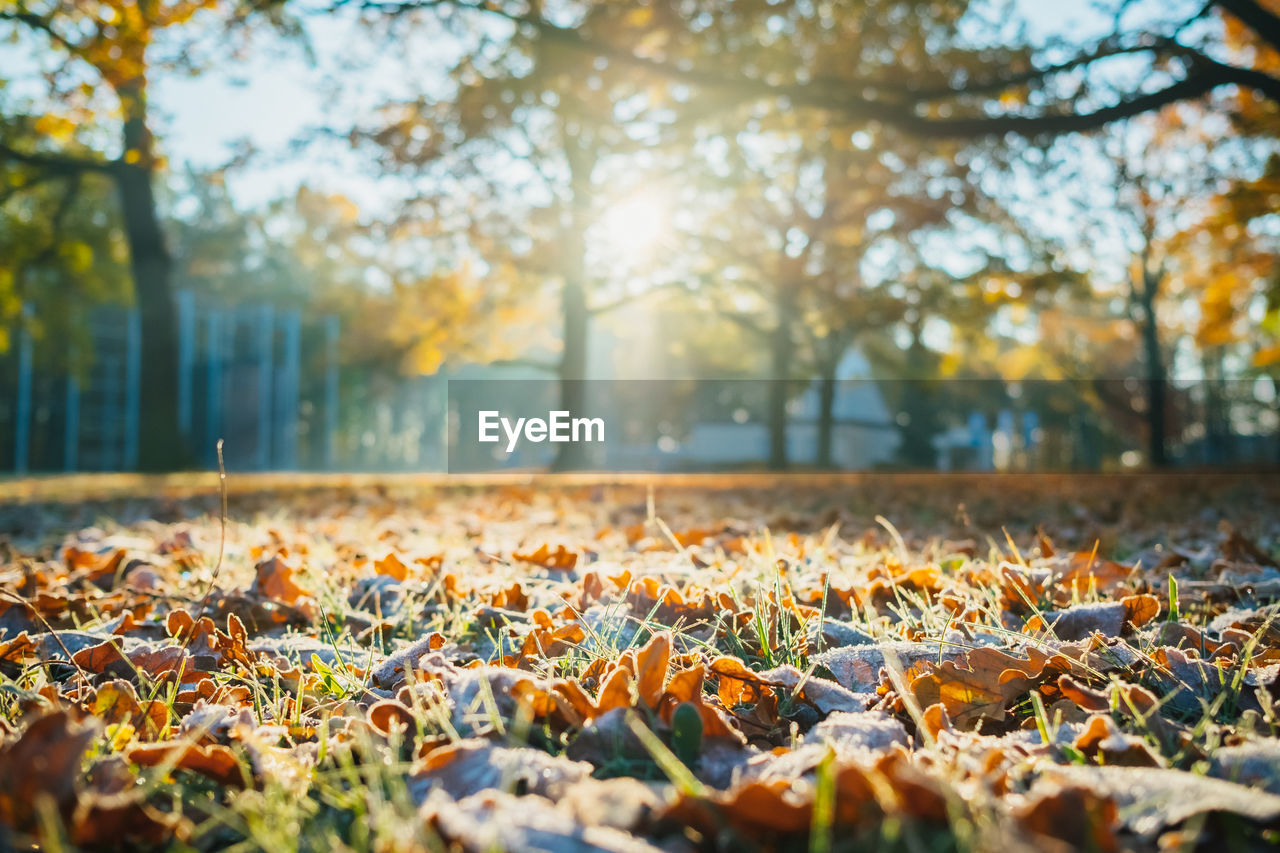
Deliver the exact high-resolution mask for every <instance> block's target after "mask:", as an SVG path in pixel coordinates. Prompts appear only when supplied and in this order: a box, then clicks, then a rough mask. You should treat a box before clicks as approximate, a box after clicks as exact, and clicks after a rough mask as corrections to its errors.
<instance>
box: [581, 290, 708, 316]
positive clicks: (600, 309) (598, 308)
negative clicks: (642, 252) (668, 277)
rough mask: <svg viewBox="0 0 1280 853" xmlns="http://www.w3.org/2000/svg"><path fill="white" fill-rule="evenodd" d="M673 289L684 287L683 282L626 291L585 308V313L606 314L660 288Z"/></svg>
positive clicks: (593, 314) (592, 314)
mask: <svg viewBox="0 0 1280 853" xmlns="http://www.w3.org/2000/svg"><path fill="white" fill-rule="evenodd" d="M675 289H685V283H684V282H683V281H665V282H663V283H662V284H657V285H654V286H653V287H650V288H648V289H647V290H639V291H636V292H634V293H628V294H627V295H625V296H619V297H618V298H617V299H615V300H613V301H612V302H606V303H604V304H603V305H595V306H592V307H591V308H589V309H587V313H588V314H590V315H591V316H592V317H598V316H600V315H601V314H608V313H609V312H610V311H616V310H617V309H619V308H621V307H623V306H624V305H630V304H631V303H632V302H635V301H636V300H637V299H644V298H645V297H646V296H651V295H653V294H654V293H657V292H659V291H662V290H675Z"/></svg>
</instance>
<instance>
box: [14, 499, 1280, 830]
mask: <svg viewBox="0 0 1280 853" xmlns="http://www.w3.org/2000/svg"><path fill="white" fill-rule="evenodd" d="M1275 498H1276V493H1275V487H1274V486H1272V485H1270V484H1269V483H1267V482H1265V481H1262V480H1241V479H1239V478H1217V479H1215V478H1212V477H1208V478H1197V479H1196V480H1194V481H1192V480H1189V479H1186V478H1166V479H1161V478H1154V477H1153V478H1142V477H1129V478H1100V477H1057V478H1044V477H1034V478H1020V479H1013V478H988V479H977V478H964V477H953V478H947V479H938V478H914V479H913V478H910V477H902V478H863V479H858V480H847V481H842V480H832V479H826V480H823V479H820V478H815V479H813V480H812V481H807V482H806V481H804V480H801V479H794V478H793V479H789V480H781V481H779V483H778V484H776V485H774V486H773V487H770V488H764V487H761V485H760V484H759V483H755V484H752V483H751V482H750V481H749V480H744V479H737V478H734V477H722V478H714V479H703V480H693V481H686V482H677V481H671V482H670V483H664V482H663V481H661V480H659V482H658V487H657V489H656V490H646V489H645V488H644V487H643V486H640V485H636V484H628V483H621V482H618V483H612V482H608V481H598V482H587V483H579V484H574V483H566V482H557V481H548V482H546V483H538V484H522V483H506V484H490V485H483V486H477V485H470V486H466V485H464V486H456V487H434V488H412V487H409V486H406V485H402V486H400V487H398V488H390V487H384V488H369V489H359V490H352V489H330V490H324V489H320V490H315V489H313V490H308V491H298V492H292V493H290V492H283V493H282V492H270V493H260V494H249V495H241V496H237V497H236V499H235V500H234V501H233V502H232V504H231V511H230V513H229V517H228V520H227V521H226V526H225V529H224V527H223V521H222V519H221V518H220V514H219V513H218V512H217V511H216V506H214V505H211V504H210V501H209V499H208V498H207V497H206V496H196V495H187V496H183V497H174V496H172V495H170V496H166V497H165V498H163V499H156V500H155V501H153V502H148V501H147V500H146V499H144V498H136V499H130V500H128V501H115V502H113V503H104V504H101V505H90V504H45V505H39V506H23V507H20V508H12V509H11V510H4V509H0V525H4V526H5V527H6V529H7V539H6V540H5V542H4V545H3V552H2V553H3V557H4V562H3V564H2V565H0V847H13V848H21V847H27V846H31V845H33V844H38V845H43V846H45V847H48V848H50V849H55V848H58V847H62V848H83V849H121V848H134V847H140V846H141V847H153V848H164V849H184V850H191V849H195V850H220V849H267V848H270V849H280V850H320V849H325V850H328V849H335V848H343V849H357V850H359V849H377V850H418V849H459V850H476V851H480V850H486V851H487V850H494V849H510V850H523V849H541V850H555V851H562V850H563V851H569V850H575V851H576V850H605V851H613V850H617V851H624V850H638V851H639V850H671V851H676V850H679V851H685V850H737V849H756V850H814V849H817V850H835V849H865V848H868V847H874V848H876V849H890V850H892V849H902V850H919V849H928V850H934V849H956V850H961V849H964V850H997V849H998V850H1045V849H1049V850H1071V849H1096V850H1165V849H1175V848H1176V849H1182V848H1186V849H1192V848H1196V847H1209V846H1212V845H1220V844H1221V845H1226V846H1227V847H1228V848H1229V849H1254V848H1264V847H1268V846H1272V845H1275V844H1276V843H1280V738H1278V737H1277V735H1278V734H1280V728H1278V727H1280V721H1278V720H1277V716H1276V697H1277V693H1278V692H1280V686H1278V685H1277V675H1280V624H1278V623H1280V571H1277V569H1276V568H1275V565H1276V560H1275V555H1276V553H1277V544H1278V543H1280V516H1277V514H1276V513H1275V512H1274V508H1275V507H1276V503H1275ZM158 517H163V518H167V519H176V520H173V521H165V522H160V521H155V520H152V519H154V518H158ZM32 518H38V519H39V523H38V524H35V525H32V524H31V523H30V521H31V519H32ZM889 519H892V522H890V521H889ZM224 536H225V540H224ZM224 547H225V554H223V555H222V556H221V558H219V557H218V556H217V555H219V552H220V551H222V550H223V548H224Z"/></svg>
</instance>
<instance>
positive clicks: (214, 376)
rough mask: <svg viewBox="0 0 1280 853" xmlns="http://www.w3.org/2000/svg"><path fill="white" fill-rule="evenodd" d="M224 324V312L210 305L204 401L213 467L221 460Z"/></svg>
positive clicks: (207, 445) (206, 436) (208, 455)
mask: <svg viewBox="0 0 1280 853" xmlns="http://www.w3.org/2000/svg"><path fill="white" fill-rule="evenodd" d="M222 325H223V313H222V312H221V311H219V310H218V309H216V308H210V309H209V314H208V316H207V317H206V319H205V342H204V349H205V362H204V367H205V405H204V440H205V446H204V461H205V464H206V465H207V466H208V467H210V468H212V467H214V466H215V465H217V464H218V455H217V446H218V439H219V438H220V437H221V436H219V435H218V432H219V430H220V429H221V427H222V424H221V422H220V419H219V411H218V409H219V404H220V403H221V402H222Z"/></svg>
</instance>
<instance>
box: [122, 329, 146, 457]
mask: <svg viewBox="0 0 1280 853" xmlns="http://www.w3.org/2000/svg"><path fill="white" fill-rule="evenodd" d="M126 347H127V348H126V351H125V352H126V355H125V371H126V373H125V398H124V469H125V470H126V471H134V470H136V469H137V467H138V417H139V411H138V405H139V396H140V395H139V390H140V385H141V381H142V315H141V313H140V312H139V311H138V309H137V308H130V309H129V337H128V340H127V343H126Z"/></svg>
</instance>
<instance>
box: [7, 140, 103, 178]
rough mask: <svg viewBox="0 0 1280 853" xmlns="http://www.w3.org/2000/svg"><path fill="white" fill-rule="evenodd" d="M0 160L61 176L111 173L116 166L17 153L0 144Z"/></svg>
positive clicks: (78, 158) (66, 156)
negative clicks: (84, 173)
mask: <svg viewBox="0 0 1280 853" xmlns="http://www.w3.org/2000/svg"><path fill="white" fill-rule="evenodd" d="M0 160H8V161H10V162H13V163H21V164H23V165H24V166H34V167H36V168H38V169H44V170H46V171H48V172H53V173H56V174H62V175H71V174H80V173H83V172H111V171H112V170H114V169H115V166H116V164H115V163H114V162H113V161H110V160H95V159H93V158H90V157H75V156H73V155H70V154H37V153H30V152H26V151H19V150H18V149H16V148H13V147H11V146H9V145H7V144H5V143H3V142H0Z"/></svg>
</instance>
